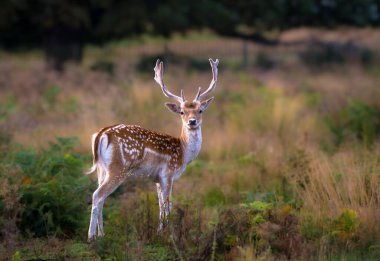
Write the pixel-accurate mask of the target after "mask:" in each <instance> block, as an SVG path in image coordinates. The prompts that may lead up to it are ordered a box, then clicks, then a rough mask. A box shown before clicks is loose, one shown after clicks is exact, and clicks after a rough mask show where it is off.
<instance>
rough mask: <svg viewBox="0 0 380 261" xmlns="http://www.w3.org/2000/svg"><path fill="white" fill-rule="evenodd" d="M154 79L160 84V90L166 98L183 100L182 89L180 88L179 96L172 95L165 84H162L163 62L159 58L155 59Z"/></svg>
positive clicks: (180, 101)
mask: <svg viewBox="0 0 380 261" xmlns="http://www.w3.org/2000/svg"><path fill="white" fill-rule="evenodd" d="M154 72H155V75H154V80H155V81H156V82H157V83H158V84H159V85H160V86H161V90H162V92H163V93H164V95H165V96H166V97H168V98H173V99H175V100H176V101H178V102H179V103H182V102H184V101H185V100H186V99H185V96H184V95H183V90H181V97H179V96H177V95H174V94H173V93H171V92H169V91H168V89H167V88H166V85H165V84H164V80H163V76H164V64H163V62H162V61H160V59H158V60H157V62H156V66H155V67H154Z"/></svg>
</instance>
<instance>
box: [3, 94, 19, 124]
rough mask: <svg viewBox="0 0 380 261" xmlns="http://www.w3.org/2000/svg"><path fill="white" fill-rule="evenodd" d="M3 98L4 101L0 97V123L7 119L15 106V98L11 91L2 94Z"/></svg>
mask: <svg viewBox="0 0 380 261" xmlns="http://www.w3.org/2000/svg"><path fill="white" fill-rule="evenodd" d="M3 99H5V101H3V100H2V99H1V100H0V123H1V122H3V121H5V120H7V118H8V117H9V116H10V115H11V114H12V112H13V111H14V110H15V109H16V108H17V100H16V97H15V96H14V95H13V94H12V93H8V94H6V95H4V97H3Z"/></svg>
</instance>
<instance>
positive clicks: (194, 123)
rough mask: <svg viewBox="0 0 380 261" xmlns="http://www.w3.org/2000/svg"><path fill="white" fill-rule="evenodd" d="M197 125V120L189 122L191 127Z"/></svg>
mask: <svg viewBox="0 0 380 261" xmlns="http://www.w3.org/2000/svg"><path fill="white" fill-rule="evenodd" d="M196 124H197V120H196V119H190V120H189V125H196Z"/></svg>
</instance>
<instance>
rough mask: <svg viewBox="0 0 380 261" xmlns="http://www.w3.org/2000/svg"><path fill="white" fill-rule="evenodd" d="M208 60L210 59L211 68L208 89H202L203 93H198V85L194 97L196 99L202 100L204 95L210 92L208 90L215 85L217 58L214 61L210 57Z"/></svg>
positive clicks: (211, 89) (210, 90)
mask: <svg viewBox="0 0 380 261" xmlns="http://www.w3.org/2000/svg"><path fill="white" fill-rule="evenodd" d="M209 61H210V65H211V69H212V80H211V83H210V86H209V87H208V89H207V90H206V91H204V92H203V93H200V87H199V90H198V93H197V96H196V98H195V100H196V101H200V100H202V99H203V98H204V97H206V96H207V95H208V94H210V92H212V91H213V90H214V89H215V87H216V82H217V80H218V64H219V59H216V60H215V61H213V60H212V59H211V58H210V59H209Z"/></svg>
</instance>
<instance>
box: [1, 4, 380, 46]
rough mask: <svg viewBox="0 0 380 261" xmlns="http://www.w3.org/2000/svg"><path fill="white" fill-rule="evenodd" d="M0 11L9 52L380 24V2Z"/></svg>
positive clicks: (103, 6)
mask: <svg viewBox="0 0 380 261" xmlns="http://www.w3.org/2000/svg"><path fill="white" fill-rule="evenodd" d="M0 7H1V8H0V46H1V47H3V48H8V49H15V48H20V47H35V46H37V47H39V46H43V45H45V46H48V45H49V44H50V45H51V44H52V43H58V42H59V43H61V44H67V45H69V44H71V43H76V44H78V45H81V44H83V43H84V42H92V43H102V42H106V41H110V40H112V39H115V38H116V39H117V38H123V37H127V36H133V35H138V34H142V33H149V34H160V35H164V36H169V35H170V34H171V33H172V32H181V31H185V30H189V29H199V28H205V27H206V28H210V29H212V30H214V31H216V32H217V33H218V34H221V35H234V36H243V35H245V36H247V35H248V36H249V35H252V34H254V33H260V32H261V31H263V30H267V29H278V30H284V29H289V28H292V27H298V26H318V27H319V26H327V27H334V26H337V25H350V26H368V25H373V26H376V25H379V24H380V1H379V0H355V1H344V0H322V1H320V0H274V1H265V0H259V1H249V0H238V1H231V0H221V1H219V0H202V1H185V0H179V1H173V0H165V1H153V0H139V1H136V0H127V1H123V0H111V1H101V0H86V1H79V2H78V1H65V0H55V1H49V0H33V1H27V0H18V1H9V0H8V1H3V2H2V3H1V4H0ZM242 26H247V27H249V28H254V30H243V29H241V28H242ZM50 48H51V46H50Z"/></svg>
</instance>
